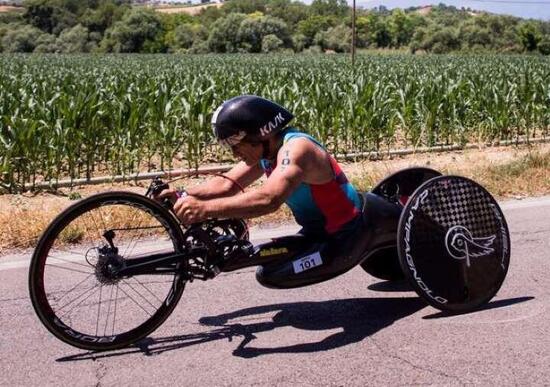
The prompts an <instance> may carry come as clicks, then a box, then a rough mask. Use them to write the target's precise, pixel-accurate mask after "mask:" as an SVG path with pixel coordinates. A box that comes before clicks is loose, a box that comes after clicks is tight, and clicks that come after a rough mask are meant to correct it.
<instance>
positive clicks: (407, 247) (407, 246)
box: [405, 191, 448, 304]
mask: <svg viewBox="0 0 550 387" xmlns="http://www.w3.org/2000/svg"><path fill="white" fill-rule="evenodd" d="M428 194H429V192H428V191H424V192H422V194H421V195H420V196H419V197H418V198H417V199H416V201H415V202H414V204H413V206H412V208H411V211H410V213H409V217H408V218H407V223H405V257H406V259H407V265H408V266H409V270H410V272H411V273H412V276H413V278H414V280H415V281H416V283H417V284H418V286H419V287H420V289H422V290H423V291H424V292H425V293H426V294H427V295H428V297H430V298H432V299H433V300H435V301H437V302H439V303H440V304H446V303H447V302H448V300H447V299H446V298H443V297H440V296H436V295H434V293H433V290H431V289H430V288H429V287H428V285H426V284H425V283H424V281H423V280H422V278H421V277H420V276H419V275H418V271H417V270H416V266H415V264H414V261H413V257H412V255H411V223H412V221H413V219H414V216H415V212H416V210H418V207H419V206H420V204H421V203H424V200H426V198H427V197H428Z"/></svg>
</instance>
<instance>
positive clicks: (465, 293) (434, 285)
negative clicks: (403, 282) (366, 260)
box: [397, 176, 510, 313]
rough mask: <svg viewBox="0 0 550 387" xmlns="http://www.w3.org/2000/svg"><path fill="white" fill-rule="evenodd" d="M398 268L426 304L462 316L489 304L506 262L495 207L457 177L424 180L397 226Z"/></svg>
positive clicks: (502, 223)
mask: <svg viewBox="0 0 550 387" xmlns="http://www.w3.org/2000/svg"><path fill="white" fill-rule="evenodd" d="M397 240H398V252H399V261H400V264H401V268H402V269H403V272H404V273H405V276H406V278H407V279H408V280H409V282H410V283H411V285H412V286H413V288H414V289H415V290H416V292H417V293H418V294H419V295H420V297H422V298H423V299H424V300H426V301H427V302H428V303H429V304H430V305H432V306H434V307H436V308H438V309H440V310H443V311H447V312H453V313H465V312H469V311H472V310H475V309H477V308H479V307H480V306H482V305H483V304H485V303H487V302H489V300H491V299H492V298H493V297H494V295H495V294H496V293H497V292H498V290H499V289H500V287H501V285H502V283H503V281H504V278H505V277H506V273H507V271H508V266H509V264H510V234H509V232H508V226H507V225H506V220H505V219H504V214H503V213H502V211H501V209H500V207H499V205H498V203H497V202H496V201H495V199H494V198H493V197H492V196H491V194H489V192H487V190H485V188H483V187H482V186H481V185H479V184H477V183H476V182H474V181H472V180H470V179H467V178H464V177H459V176H440V177H435V178H433V179H431V180H428V181H427V182H425V183H424V184H423V185H421V186H420V187H419V188H418V189H417V190H416V191H415V192H414V194H413V195H412V196H411V198H410V200H409V201H408V203H407V205H406V206H405V208H404V209H403V213H402V214H401V219H400V221H399V227H398V234H397Z"/></svg>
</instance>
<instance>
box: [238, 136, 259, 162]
mask: <svg viewBox="0 0 550 387" xmlns="http://www.w3.org/2000/svg"><path fill="white" fill-rule="evenodd" d="M231 152H233V156H235V157H237V158H239V159H241V160H242V161H244V162H245V163H246V165H255V164H258V163H259V162H260V160H261V158H262V154H263V146H262V144H259V143H250V142H246V141H243V142H240V143H238V144H237V145H233V146H232V147H231Z"/></svg>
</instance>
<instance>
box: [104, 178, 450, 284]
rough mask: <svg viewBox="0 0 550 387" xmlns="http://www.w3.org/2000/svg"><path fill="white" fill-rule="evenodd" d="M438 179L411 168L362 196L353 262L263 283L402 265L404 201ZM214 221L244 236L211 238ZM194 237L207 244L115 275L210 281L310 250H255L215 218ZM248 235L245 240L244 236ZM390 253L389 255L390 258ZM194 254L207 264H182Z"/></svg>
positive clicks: (301, 245)
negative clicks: (229, 253) (400, 225)
mask: <svg viewBox="0 0 550 387" xmlns="http://www.w3.org/2000/svg"><path fill="white" fill-rule="evenodd" d="M439 175H440V173H439V172H437V171H435V170H432V169H429V168H408V169H404V170H401V171H399V172H397V173H395V174H393V175H390V176H388V177H387V178H385V179H384V180H382V181H381V182H380V183H379V184H378V185H377V186H376V187H375V188H374V189H373V190H372V191H371V192H367V193H363V194H362V195H361V199H362V200H361V201H362V205H363V209H362V212H363V221H362V225H361V227H359V229H358V230H357V231H356V232H355V233H354V234H353V235H350V236H349V237H350V240H354V239H355V240H356V241H357V242H356V243H351V245H350V246H347V247H348V248H350V249H351V254H350V255H351V257H350V258H349V259H347V260H338V259H333V260H331V262H330V266H329V267H327V265H325V266H324V267H323V268H322V270H321V273H318V272H315V271H311V272H310V273H313V274H314V275H309V273H307V271H306V272H304V273H305V274H304V275H302V276H300V277H299V278H287V279H286V280H285V278H279V279H278V280H277V282H265V281H262V280H261V276H259V275H257V278H258V280H259V282H260V283H262V284H263V285H264V286H267V287H271V288H294V287H300V286H307V285H312V284H315V283H319V282H323V281H326V280H328V279H331V278H334V277H336V276H338V275H340V274H343V273H345V272H346V271H348V270H350V269H352V268H353V267H355V266H357V265H358V264H361V263H363V262H365V261H369V262H375V261H376V260H380V259H385V260H386V262H385V263H384V265H385V266H389V267H396V266H398V265H399V263H398V257H397V240H396V236H397V226H398V222H399V217H400V215H401V211H402V209H403V204H404V203H402V202H400V200H403V199H404V198H405V199H406V198H408V197H409V196H410V195H411V194H412V193H413V192H414V190H415V189H416V188H417V187H418V186H419V185H421V184H422V183H423V182H425V181H427V180H429V179H430V178H432V177H434V176H439ZM209 222H212V223H213V225H219V223H220V222H222V223H224V222H225V224H226V225H228V226H230V227H233V228H237V229H239V230H238V231H240V233H241V235H233V236H230V237H228V236H225V237H222V238H221V240H212V239H211V238H209V235H208V233H207V231H205V230H204V228H206V229H208V223H209ZM205 225H206V227H205ZM189 236H193V237H194V238H195V239H198V240H201V241H203V246H200V247H197V246H189V247H186V248H185V249H184V251H183V252H181V253H176V254H162V253H159V254H154V255H151V256H148V257H144V258H138V259H134V260H132V262H131V263H129V264H125V265H124V266H123V267H121V268H120V269H118V270H117V271H116V272H113V274H114V275H115V276H120V277H127V276H135V275H144V274H160V273H166V272H174V273H176V272H177V273H179V274H180V276H181V279H182V280H187V281H193V280H195V279H199V280H208V279H211V278H214V277H215V276H216V275H217V274H218V273H219V272H220V271H221V272H226V271H233V270H237V269H242V268H245V267H253V266H262V265H268V264H270V263H274V262H278V263H286V264H287V265H292V262H293V259H294V258H295V257H296V255H297V254H299V253H303V252H304V251H305V250H306V249H307V248H309V247H311V241H309V240H307V238H304V237H301V236H300V235H289V236H285V237H281V238H274V239H272V240H271V241H269V242H267V243H262V244H258V245H255V246H253V245H251V244H249V243H248V241H247V238H248V230H247V229H246V224H245V223H244V222H243V221H242V220H240V219H229V220H212V221H207V222H205V223H202V224H199V225H192V226H190V227H189V228H187V229H186V230H185V233H184V239H188V238H189ZM243 236H244V237H245V239H241V238H240V237H243ZM228 245H230V247H233V248H235V247H236V248H241V251H240V252H241V254H236V255H235V257H234V258H233V257H220V254H223V253H222V251H223V250H227V247H228ZM231 245H232V246H231ZM230 250H231V248H230ZM233 250H234V249H233ZM243 250H244V251H243ZM388 251H389V252H390V254H388ZM243 254H244V256H243ZM388 255H389V256H388ZM195 256H200V257H203V262H202V265H199V266H190V265H185V264H184V265H181V263H182V262H184V263H186V262H188V260H189V259H190V257H195ZM236 259H238V260H239V262H238V263H235V262H232V261H233V260H236ZM388 260H391V263H389V262H387V261H388ZM369 265H370V266H373V264H372V263H369ZM369 265H365V266H364V267H363V268H364V269H365V270H366V271H367V272H369V267H370V266H369ZM371 271H372V270H371ZM286 272H287V273H290V272H291V271H290V270H286ZM371 274H373V275H375V276H377V277H379V278H387V279H395V278H394V277H399V278H401V277H400V276H399V275H397V274H394V275H393V276H392V275H387V274H386V273H382V274H381V273H376V272H373V273H371Z"/></svg>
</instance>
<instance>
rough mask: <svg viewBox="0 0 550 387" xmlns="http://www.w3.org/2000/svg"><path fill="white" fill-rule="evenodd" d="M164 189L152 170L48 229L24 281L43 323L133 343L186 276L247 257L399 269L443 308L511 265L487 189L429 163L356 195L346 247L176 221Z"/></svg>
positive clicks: (78, 336)
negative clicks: (138, 183)
mask: <svg viewBox="0 0 550 387" xmlns="http://www.w3.org/2000/svg"><path fill="white" fill-rule="evenodd" d="M165 187H166V185H165V184H164V183H163V182H162V181H161V180H160V179H156V180H154V181H153V182H152V183H151V185H150V187H149V189H148V190H147V193H146V194H145V195H140V194H136V193H131V192H124V191H118V192H105V193H100V194H97V195H93V196H90V197H88V198H86V199H83V200H81V201H79V202H77V203H75V204H73V205H72V206H70V207H68V208H67V209H66V210H65V211H63V212H62V213H61V214H59V215H58V216H57V217H56V218H55V219H54V220H53V222H52V223H51V224H50V225H49V227H48V228H47V229H46V231H45V232H44V234H43V235H42V237H41V238H40V240H39V242H38V244H37V247H36V249H35V251H34V254H33V257H32V261H31V265H30V272H29V289H30V296H31V301H32V304H33V306H34V309H35V311H36V313H37V315H38V317H39V319H40V321H41V322H42V323H43V324H44V325H45V326H46V328H47V329H48V330H49V331H50V332H51V333H52V334H53V335H55V336H56V337H57V338H58V339H60V340H62V341H64V342H65V343H68V344H70V345H73V346H75V347H79V348H82V349H88V350H110V349H117V348H122V347H125V346H128V345H130V344H132V343H135V342H136V341H138V340H140V339H141V338H143V337H145V336H147V335H148V334H150V333H151V332H153V331H154V330H155V329H156V328H157V327H159V326H160V325H161V324H162V323H163V322H164V321H165V320H166V318H167V317H168V316H169V315H170V314H171V313H172V311H173V310H174V308H175V306H176V305H177V303H178V301H179V299H180V297H181V296H182V293H183V291H184V288H185V285H186V284H187V283H189V282H193V281H194V280H203V281H206V280H209V279H212V278H215V277H216V276H217V275H218V274H219V273H220V272H227V271H232V270H237V269H241V268H244V267H250V266H259V268H258V270H257V272H256V278H257V279H258V281H259V282H260V283H261V284H262V285H264V286H267V287H271V288H279V289H285V288H294V287H300V286H306V285H312V284H315V283H319V282H322V281H326V280H328V279H331V278H334V277H336V276H338V275H340V274H342V273H345V272H347V271H348V270H350V269H351V268H353V267H355V266H357V265H361V267H362V268H363V269H364V270H365V271H366V272H368V273H370V274H371V275H373V276H375V277H377V278H381V279H385V280H390V281H391V280H398V279H404V278H406V279H407V280H408V282H409V283H410V285H411V287H412V288H413V289H414V290H415V291H416V292H417V293H418V295H419V296H420V297H421V298H423V299H424V300H425V301H427V302H428V303H429V304H430V305H432V306H434V307H435V308H438V309H440V310H442V311H444V312H448V313H464V312H470V311H473V310H475V309H477V308H480V307H481V306H483V305H484V304H486V303H487V302H489V301H490V300H491V299H492V298H493V296H494V295H495V294H496V293H497V291H498V290H499V288H500V287H501V285H502V283H503V281H504V278H505V276H506V273H507V270H508V266H509V259H510V238H509V232H508V227H507V225H506V221H505V219H504V215H503V213H502V211H501V210H500V208H499V206H498V204H497V202H496V201H495V200H494V199H493V197H492V196H491V195H490V194H489V193H488V192H487V191H486V190H485V189H484V188H483V187H481V186H480V185H479V184H477V183H475V182H474V181H472V180H469V179H466V178H463V177H458V176H442V175H441V174H440V173H439V172H437V171H434V170H432V169H428V168H409V169H405V170H402V171H399V172H397V173H395V174H393V175H391V176H389V177H387V178H385V179H384V180H382V181H381V182H380V183H379V184H378V185H377V186H376V187H374V189H372V190H371V191H370V192H366V193H363V194H362V195H361V199H362V207H363V214H362V216H363V219H362V226H361V227H358V228H357V231H355V232H354V234H353V236H352V237H350V238H348V239H347V242H346V243H347V245H346V246H342V251H344V252H345V253H344V254H343V255H342V256H341V257H328V256H326V255H324V253H323V251H322V249H321V250H319V249H318V247H322V246H315V245H313V246H312V244H311V242H309V241H307V240H306V239H305V238H304V237H303V236H300V235H289V236H285V237H281V238H273V239H272V240H271V241H269V242H266V243H262V244H258V245H253V244H252V243H251V242H250V241H249V232H248V228H247V225H246V223H245V222H244V221H243V220H242V219H212V220H208V221H205V222H203V223H198V224H193V225H191V226H188V227H187V226H183V225H182V224H181V223H180V222H179V221H178V219H177V218H176V217H175V215H174V214H173V212H172V211H171V210H170V204H169V203H158V202H156V201H154V200H152V199H151V196H152V194H153V193H158V192H160V190H162V189H163V188H165ZM319 251H321V253H320V252H319ZM297 257H299V258H297Z"/></svg>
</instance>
